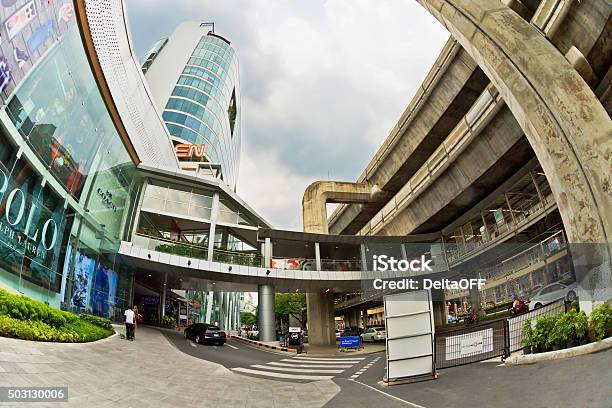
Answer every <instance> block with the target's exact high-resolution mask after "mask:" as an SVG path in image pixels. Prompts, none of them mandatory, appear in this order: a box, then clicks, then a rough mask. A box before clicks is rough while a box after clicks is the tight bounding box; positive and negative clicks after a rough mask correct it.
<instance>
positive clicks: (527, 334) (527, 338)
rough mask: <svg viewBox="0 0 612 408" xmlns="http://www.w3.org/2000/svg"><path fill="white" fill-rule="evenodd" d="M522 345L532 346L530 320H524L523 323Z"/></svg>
mask: <svg viewBox="0 0 612 408" xmlns="http://www.w3.org/2000/svg"><path fill="white" fill-rule="evenodd" d="M522 343H523V346H526V347H531V346H533V328H532V327H531V320H526V321H525V322H524V323H523V342H522Z"/></svg>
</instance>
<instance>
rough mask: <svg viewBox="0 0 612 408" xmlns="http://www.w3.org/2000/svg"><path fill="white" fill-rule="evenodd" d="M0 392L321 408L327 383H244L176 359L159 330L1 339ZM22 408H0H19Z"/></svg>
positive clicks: (145, 402) (90, 401) (89, 400)
mask: <svg viewBox="0 0 612 408" xmlns="http://www.w3.org/2000/svg"><path fill="white" fill-rule="evenodd" d="M0 386H67V387H68V395H69V401H68V403H64V404H61V403H47V404H44V403H35V404H31V405H32V406H36V407H45V406H49V407H63V406H66V407H73V406H74V407H115V406H116V407H122V408H129V407H134V408H136V407H156V408H157V407H159V408H164V407H219V406H227V407H279V408H280V407H283V408H290V407H298V406H299V407H300V408H306V407H321V406H323V405H324V404H325V403H326V402H327V401H329V400H330V399H331V398H332V397H334V396H335V395H336V394H337V393H338V392H339V387H338V386H337V385H336V384H334V383H333V382H332V381H329V380H327V381H317V382H311V383H307V384H295V383H285V382H279V381H270V380H264V379H257V378H252V377H245V376H241V375H238V374H234V373H233V372H231V371H230V370H228V369H226V368H225V367H223V366H221V365H219V364H215V363H212V362H208V361H204V360H201V359H198V358H195V357H191V356H189V355H187V354H184V353H181V352H180V351H178V350H177V349H176V348H174V347H173V346H172V345H171V344H169V343H168V341H167V340H166V338H165V337H164V336H163V335H162V334H161V333H160V332H159V331H158V330H154V329H149V328H146V327H143V328H139V329H138V331H137V333H136V340H135V341H134V342H129V341H127V340H122V339H120V338H119V336H114V337H111V338H108V339H105V340H101V341H98V342H95V343H88V344H58V343H41V342H30V341H23V340H15V339H8V338H3V337H0ZM26 405H27V403H26V404H24V403H19V404H14V405H11V404H9V403H0V406H15V407H18V408H24V407H25V406H26Z"/></svg>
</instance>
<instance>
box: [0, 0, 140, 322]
mask: <svg viewBox="0 0 612 408" xmlns="http://www.w3.org/2000/svg"><path fill="white" fill-rule="evenodd" d="M40 3H41V4H42V3H47V2H40ZM36 4H37V5H38V2H37V3H36ZM41 7H42V6H41ZM1 115H2V116H1V117H2V128H1V129H0V138H1V139H2V140H1V142H0V157H1V162H0V183H1V184H0V286H8V287H9V288H13V289H15V290H18V291H20V292H22V293H24V294H26V295H27V296H30V297H32V298H34V299H37V300H40V301H43V302H46V303H48V304H50V305H51V306H54V307H57V308H60V307H61V308H63V309H69V310H73V311H78V312H88V313H93V314H96V315H100V316H105V317H109V318H111V319H115V320H120V319H121V316H122V313H123V310H124V308H125V307H126V306H127V304H128V303H129V302H130V301H131V299H130V297H131V293H132V285H133V272H132V271H130V270H129V269H128V268H127V267H125V266H124V265H121V264H120V262H119V259H118V257H117V255H116V254H117V251H118V248H119V245H120V242H121V240H122V239H124V238H125V236H124V234H125V231H126V229H127V228H126V226H127V225H128V224H129V214H130V213H131V211H132V210H133V207H134V203H135V200H136V196H137V193H138V190H139V189H140V188H141V184H142V182H141V180H140V178H139V176H138V173H137V171H136V168H135V166H134V164H133V162H132V161H131V159H130V157H129V155H128V153H127V151H126V149H125V147H124V145H123V143H122V140H121V138H120V136H119V134H118V133H117V131H116V129H115V127H114V125H113V123H112V121H111V118H110V116H109V114H108V112H107V110H106V106H105V104H104V101H103V99H102V97H101V96H100V93H99V91H98V87H97V85H96V82H95V79H94V77H93V74H92V72H91V68H90V66H89V63H88V60H87V57H86V55H85V52H84V50H83V45H82V42H81V37H80V34H79V31H78V27H77V25H76V23H75V22H74V21H72V23H71V24H69V25H68V26H67V28H66V29H65V30H64V31H63V32H62V33H61V35H60V36H59V37H57V41H55V42H54V44H53V45H52V46H50V47H49V48H48V50H47V51H46V52H45V54H44V55H42V56H41V57H40V60H39V61H38V62H37V63H36V64H35V66H34V67H33V68H32V69H31V70H30V71H29V73H28V74H27V76H25V77H24V78H23V80H22V81H21V82H20V83H19V84H17V86H16V88H15V89H14V91H13V92H12V93H11V94H10V95H9V96H8V97H7V99H6V104H5V106H4V107H3V112H2V113H1Z"/></svg>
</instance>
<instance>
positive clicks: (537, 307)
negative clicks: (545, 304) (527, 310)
mask: <svg viewBox="0 0 612 408" xmlns="http://www.w3.org/2000/svg"><path fill="white" fill-rule="evenodd" d="M541 307H542V304H541V303H536V304H535V306H534V307H533V308H534V309H539V308H541Z"/></svg>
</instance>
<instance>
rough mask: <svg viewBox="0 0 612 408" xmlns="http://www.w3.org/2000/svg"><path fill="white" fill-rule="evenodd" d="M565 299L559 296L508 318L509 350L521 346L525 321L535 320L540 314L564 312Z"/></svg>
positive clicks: (514, 349)
mask: <svg viewBox="0 0 612 408" xmlns="http://www.w3.org/2000/svg"><path fill="white" fill-rule="evenodd" d="M566 303H567V302H566V301H565V299H563V298H561V299H559V300H555V301H554V302H551V303H548V304H546V305H544V306H542V307H540V308H538V309H534V310H532V311H530V312H527V313H524V314H522V315H519V316H516V317H512V318H509V319H508V335H509V337H510V352H511V353H512V352H515V351H518V350H520V349H522V348H523V339H524V338H525V337H524V336H523V324H524V323H525V322H526V321H528V320H529V321H532V322H533V321H535V320H536V319H537V318H539V317H542V316H552V315H555V314H558V313H565V312H566Z"/></svg>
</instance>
